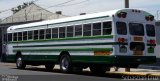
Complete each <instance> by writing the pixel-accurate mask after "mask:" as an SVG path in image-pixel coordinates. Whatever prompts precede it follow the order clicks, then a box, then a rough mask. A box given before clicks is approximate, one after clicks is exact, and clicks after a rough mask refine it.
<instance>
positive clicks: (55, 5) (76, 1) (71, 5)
mask: <svg viewBox="0 0 160 81" xmlns="http://www.w3.org/2000/svg"><path fill="white" fill-rule="evenodd" d="M29 1H32V0H0V12H1V13H0V19H4V18H6V17H8V16H10V15H12V12H11V11H10V10H8V9H11V8H13V7H16V6H18V5H22V4H23V3H24V2H29ZM67 1H69V2H68V3H66V4H61V3H65V2H67ZM35 3H36V4H37V5H39V6H41V7H43V8H45V9H47V10H49V11H51V12H56V11H62V13H63V14H64V15H69V16H75V15H79V14H80V13H96V12H103V11H109V10H114V9H121V8H124V0H37V1H36V2H35ZM130 8H136V9H142V10H145V11H148V12H150V13H152V14H153V15H154V16H155V18H156V19H157V18H158V19H160V17H157V14H159V15H160V0H130ZM4 10H8V11H5V12H3V11H4Z"/></svg>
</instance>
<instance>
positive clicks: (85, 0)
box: [46, 0, 89, 9]
mask: <svg viewBox="0 0 160 81" xmlns="http://www.w3.org/2000/svg"><path fill="white" fill-rule="evenodd" d="M87 1H89V0H84V1H81V2H77V3H73V4H68V5H58V6H53V7H66V6H73V5H78V4H81V3H84V2H87ZM48 8H51V7H48ZM48 8H46V9H48Z"/></svg>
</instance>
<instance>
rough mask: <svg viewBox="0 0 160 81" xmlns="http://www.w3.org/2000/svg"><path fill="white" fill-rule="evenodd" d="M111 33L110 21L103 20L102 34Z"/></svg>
mask: <svg viewBox="0 0 160 81" xmlns="http://www.w3.org/2000/svg"><path fill="white" fill-rule="evenodd" d="M111 33H112V22H111V21H109V22H103V35H110V34H111Z"/></svg>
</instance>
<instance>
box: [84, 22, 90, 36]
mask: <svg viewBox="0 0 160 81" xmlns="http://www.w3.org/2000/svg"><path fill="white" fill-rule="evenodd" d="M83 36H91V24H84V25H83Z"/></svg>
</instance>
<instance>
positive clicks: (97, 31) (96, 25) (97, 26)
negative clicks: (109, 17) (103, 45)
mask: <svg viewBox="0 0 160 81" xmlns="http://www.w3.org/2000/svg"><path fill="white" fill-rule="evenodd" d="M96 35H101V23H93V36H96Z"/></svg>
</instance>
